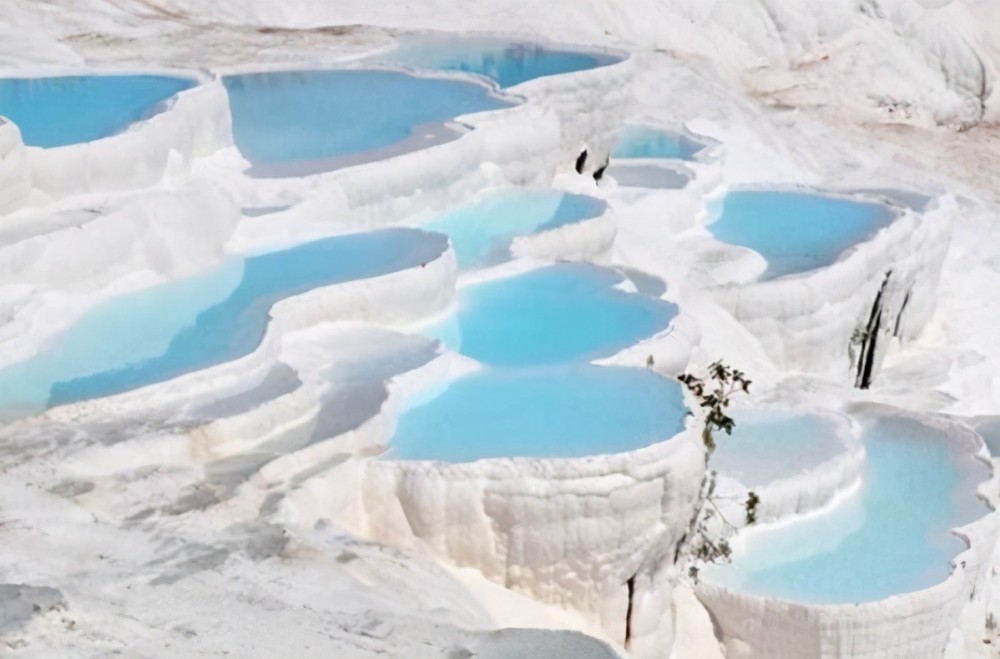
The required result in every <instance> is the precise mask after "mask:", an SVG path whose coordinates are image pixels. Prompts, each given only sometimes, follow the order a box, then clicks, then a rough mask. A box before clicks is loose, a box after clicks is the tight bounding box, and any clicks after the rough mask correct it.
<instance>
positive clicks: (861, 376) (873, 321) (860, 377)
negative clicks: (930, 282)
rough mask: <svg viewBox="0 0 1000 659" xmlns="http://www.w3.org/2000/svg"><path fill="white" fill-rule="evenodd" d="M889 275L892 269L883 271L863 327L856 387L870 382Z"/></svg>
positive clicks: (865, 385)
mask: <svg viewBox="0 0 1000 659" xmlns="http://www.w3.org/2000/svg"><path fill="white" fill-rule="evenodd" d="M891 277H892V270H890V271H888V272H887V273H885V279H884V280H883V281H882V286H881V287H880V288H879V289H878V294H877V295H876V296H875V302H874V303H873V304H872V310H871V314H870V315H869V316H868V324H867V326H866V327H865V331H864V335H863V338H862V340H861V351H860V354H859V356H858V372H857V376H856V377H855V380H854V386H856V387H857V388H858V389H867V388H868V387H870V386H871V383H872V374H873V372H874V370H875V351H876V348H877V346H878V335H879V333H880V331H881V329H882V307H883V303H884V301H885V296H886V288H887V286H888V285H889V279H890V278H891Z"/></svg>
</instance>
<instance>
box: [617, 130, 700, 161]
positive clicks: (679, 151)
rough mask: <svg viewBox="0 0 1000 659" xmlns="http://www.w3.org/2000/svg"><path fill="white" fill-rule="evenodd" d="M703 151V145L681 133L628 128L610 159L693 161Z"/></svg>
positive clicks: (620, 137)
mask: <svg viewBox="0 0 1000 659" xmlns="http://www.w3.org/2000/svg"><path fill="white" fill-rule="evenodd" d="M704 149H705V145H704V144H702V143H701V142H699V141H697V140H695V139H692V138H690V137H688V136H687V135H684V134H683V133H678V132H673V131H669V130H666V129H663V128H654V127H652V126H628V127H627V128H625V129H623V130H622V131H621V133H620V134H619V136H618V141H617V142H616V143H615V148H614V150H613V151H612V152H611V158H612V159H618V158H620V159H635V158H669V159H672V160H694V159H695V156H696V155H697V154H698V153H699V152H701V151H702V150H704Z"/></svg>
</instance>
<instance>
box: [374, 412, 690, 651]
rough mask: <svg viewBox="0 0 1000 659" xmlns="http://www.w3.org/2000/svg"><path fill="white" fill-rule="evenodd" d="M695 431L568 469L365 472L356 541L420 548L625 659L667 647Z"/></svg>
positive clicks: (572, 462) (501, 461)
mask: <svg viewBox="0 0 1000 659" xmlns="http://www.w3.org/2000/svg"><path fill="white" fill-rule="evenodd" d="M698 432H699V431H698V430H697V429H694V428H687V429H686V430H684V431H683V432H682V433H681V434H679V435H678V436H676V437H674V438H672V439H669V440H668V441H664V442H661V443H658V444H654V445H653V446H650V447H647V448H644V449H639V450H637V451H631V452H628V453H620V454H614V455H601V456H592V457H587V458H578V459H563V460H555V459H507V458H497V459H488V460H480V461H478V462H471V463H455V464H448V463H440V462H423V461H413V462H409V461H388V460H387V461H374V462H371V463H368V465H367V468H366V469H365V470H364V472H363V473H362V474H361V475H360V483H359V486H360V488H361V491H362V496H361V511H360V519H358V520H355V523H357V524H358V526H359V527H361V528H360V529H359V530H363V532H364V533H365V534H366V535H368V536H369V537H372V538H373V539H375V540H377V541H379V542H385V543H389V544H399V543H403V542H407V539H409V540H411V541H412V540H419V541H421V542H422V543H423V544H424V546H426V547H428V548H429V549H430V550H431V551H432V552H433V553H434V554H435V555H436V556H438V557H439V558H441V559H443V560H445V561H447V562H449V563H452V564H454V565H458V566H463V567H475V568H476V569H478V570H480V571H481V572H482V573H483V574H484V575H485V576H486V577H487V578H488V579H490V580H491V581H494V582H496V583H498V584H501V585H503V586H505V587H507V588H510V589H512V590H515V591H519V592H522V593H526V594H529V595H531V596H532V597H534V598H535V599H538V600H540V601H542V602H546V603H550V604H555V605H558V606H561V607H564V608H567V609H571V610H575V611H577V612H579V613H581V614H582V615H583V616H584V617H585V618H586V619H588V620H590V621H592V622H593V623H594V624H596V625H598V626H599V627H600V628H601V629H602V630H603V631H604V633H605V634H606V635H607V636H608V637H609V638H613V639H621V642H622V643H623V644H624V643H625V640H626V636H628V637H629V649H630V650H631V651H632V653H633V654H634V655H635V656H639V657H647V656H648V657H653V656H660V655H661V653H662V650H663V648H669V647H670V645H671V643H672V642H673V624H672V621H671V618H672V615H671V611H670V602H671V596H672V588H671V586H670V584H671V581H672V579H671V578H670V574H671V570H672V569H673V561H674V554H675V548H676V547H677V545H678V543H679V542H681V540H682V538H683V536H684V534H685V532H686V531H687V528H688V525H689V523H690V519H691V517H692V515H693V513H694V511H695V509H696V507H697V506H698V505H699V502H700V500H699V494H700V489H701V482H702V477H703V475H704V470H705V461H704V455H703V452H702V449H701V447H700V446H699V444H698V441H699V440H698V439H697V438H698Z"/></svg>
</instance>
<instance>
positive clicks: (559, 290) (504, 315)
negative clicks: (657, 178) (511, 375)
mask: <svg viewBox="0 0 1000 659" xmlns="http://www.w3.org/2000/svg"><path fill="white" fill-rule="evenodd" d="M622 281H623V277H622V276H621V275H620V274H618V273H617V272H615V271H613V270H607V269H604V268H599V267H596V266H592V265H587V264H569V263H564V264H558V265H553V266H549V267H545V268H540V269H538V270H533V271H530V272H527V273H525V274H521V275H517V276H514V277H508V278H505V279H498V280H494V281H487V282H484V283H481V284H475V285H472V286H468V287H466V288H463V289H461V290H460V291H459V303H458V308H457V310H456V311H455V312H454V313H453V314H452V315H450V316H449V317H448V318H447V319H445V320H444V321H443V322H441V323H439V324H437V325H434V326H433V327H430V328H428V330H427V332H428V334H430V335H431V336H434V337H436V338H439V339H441V340H442V341H443V342H444V343H445V345H447V346H448V347H449V348H451V349H453V350H456V351H457V352H460V353H462V354H463V355H466V356H468V357H472V358H473V359H477V360H479V361H480V362H483V363H485V364H493V365H529V364H530V365H539V364H555V363H560V362H567V361H573V360H592V359H597V358H600V357H609V356H611V355H612V354H614V353H615V352H617V351H619V350H621V349H623V348H625V347H628V346H630V345H632V344H634V343H636V342H638V341H640V340H642V339H645V338H648V337H650V336H653V335H654V334H656V333H658V332H659V331H661V330H664V329H666V327H667V326H668V325H669V324H670V321H671V320H672V319H673V318H674V317H675V316H676V315H677V307H676V306H675V305H673V304H670V303H669V302H664V301H662V300H658V299H654V298H650V297H647V296H644V295H637V294H631V293H626V292H624V291H621V290H617V289H615V288H614V286H616V285H617V284H620V283H621V282H622Z"/></svg>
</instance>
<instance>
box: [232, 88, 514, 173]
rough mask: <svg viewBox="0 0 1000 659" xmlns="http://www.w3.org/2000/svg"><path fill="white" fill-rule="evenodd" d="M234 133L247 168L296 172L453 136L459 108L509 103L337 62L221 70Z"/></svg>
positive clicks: (485, 92) (467, 110) (487, 93)
mask: <svg viewBox="0 0 1000 659" xmlns="http://www.w3.org/2000/svg"><path fill="white" fill-rule="evenodd" d="M223 82H224V84H225V87H226V91H227V92H228V93H229V103H230V106H231V107H232V114H233V137H234V139H235V141H236V146H237V147H238V148H239V150H240V152H241V153H242V154H243V156H244V157H245V158H246V159H247V160H249V161H250V162H251V164H252V165H253V167H251V170H250V172H251V173H252V174H257V175H261V176H293V175H294V176H298V175H302V174H304V173H310V172H316V171H325V170H329V169H335V168H337V167H343V166H346V165H350V164H358V163H361V162H370V161H372V160H377V159H380V158H385V157H389V156H391V155H396V154H398V153H402V152H404V151H411V150H415V149H419V148H424V147H427V146H431V145H433V144H440V143H441V142H445V141H448V140H449V139H454V138H455V137H457V136H458V135H459V133H458V132H457V131H455V130H451V129H449V128H447V127H446V126H445V124H446V123H447V122H449V121H451V120H452V119H454V118H455V117H457V116H459V115H463V114H471V113H474V112H482V111H485V110H496V109H498V108H504V107H510V106H511V105H512V103H511V102H510V101H506V100H504V99H501V98H500V97H498V96H496V95H495V94H494V93H493V92H492V91H491V90H490V89H489V88H487V87H486V86H484V85H481V84H477V83H474V82H466V81H459V80H444V79H441V78H429V77H419V76H414V75H408V74H406V73H401V72H398V71H379V70H372V69H350V70H348V69H337V70H315V71H280V72H273V73H250V74H243V75H232V76H226V77H225V78H224V79H223Z"/></svg>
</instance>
